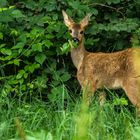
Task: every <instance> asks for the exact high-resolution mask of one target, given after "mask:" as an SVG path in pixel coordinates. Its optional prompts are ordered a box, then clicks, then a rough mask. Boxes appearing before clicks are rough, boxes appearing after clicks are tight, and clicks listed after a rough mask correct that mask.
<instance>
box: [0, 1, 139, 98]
mask: <svg viewBox="0 0 140 140" xmlns="http://www.w3.org/2000/svg"><path fill="white" fill-rule="evenodd" d="M0 4H1V8H0V17H1V18H0V54H1V55H0V62H1V68H0V70H1V76H0V80H1V83H2V84H1V87H2V88H1V89H2V90H1V95H2V96H3V97H5V96H7V95H8V94H9V93H12V94H16V95H21V93H26V92H29V93H32V94H34V91H36V92H38V93H40V92H42V93H46V91H47V92H50V91H51V90H53V87H54V86H55V88H57V87H58V89H59V87H61V86H63V84H66V83H69V84H70V85H72V86H73V87H72V88H74V85H73V84H72V83H73V82H69V80H70V79H71V77H72V75H70V73H73V72H72V69H71V66H72V64H70V63H71V61H68V59H67V57H68V56H66V55H65V54H68V53H69V52H70V48H72V47H76V46H77V45H75V44H74V43H73V42H71V41H69V42H68V41H67V40H68V39H70V37H69V33H68V32H67V28H66V27H65V25H64V24H63V17H62V13H61V10H62V9H64V10H66V11H67V13H68V14H69V15H70V16H72V17H73V18H74V19H75V20H78V21H79V20H81V19H82V18H83V17H84V16H85V15H86V14H87V13H91V14H92V17H91V21H90V25H89V27H88V29H87V30H86V33H85V37H86V42H85V44H86V48H87V49H89V50H90V51H92V50H97V51H106V52H108V51H112V50H114V51H115V50H121V49H123V48H127V47H131V42H132V44H133V46H134V45H139V23H140V22H139V13H140V11H139V8H137V7H138V5H140V3H139V2H138V1H136V2H133V1H127V2H126V1H120V0H117V1H116V0H106V1H102V0H101V1H95V2H93V1H91V0H88V1H82V2H81V1H73V0H72V1H68V0H66V1H56V0H48V1H46V0H39V1H33V0H26V1H20V2H16V1H15V2H14V1H6V0H3V1H1V2H0ZM135 10H136V11H135ZM130 38H132V39H130ZM130 41H131V42H130ZM134 42H135V43H134ZM93 46H94V47H93ZM62 61H63V63H62ZM56 73H57V75H58V77H59V78H58V77H57V78H56ZM41 84H43V85H41ZM44 91H45V92H44ZM22 95H23V94H22Z"/></svg>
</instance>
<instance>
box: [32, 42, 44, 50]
mask: <svg viewBox="0 0 140 140" xmlns="http://www.w3.org/2000/svg"><path fill="white" fill-rule="evenodd" d="M32 50H33V51H38V52H42V43H36V44H33V45H32Z"/></svg>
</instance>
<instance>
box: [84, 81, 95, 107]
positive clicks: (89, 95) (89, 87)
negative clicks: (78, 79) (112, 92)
mask: <svg viewBox="0 0 140 140" xmlns="http://www.w3.org/2000/svg"><path fill="white" fill-rule="evenodd" d="M82 90H83V99H84V101H85V102H86V104H87V105H88V106H89V105H90V104H91V102H92V99H93V96H94V93H95V90H96V86H95V85H94V84H93V82H91V81H89V80H85V81H84V82H83V84H82Z"/></svg>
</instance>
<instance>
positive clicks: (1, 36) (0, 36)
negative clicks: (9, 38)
mask: <svg viewBox="0 0 140 140" xmlns="http://www.w3.org/2000/svg"><path fill="white" fill-rule="evenodd" d="M0 39H1V40H3V33H2V32H0Z"/></svg>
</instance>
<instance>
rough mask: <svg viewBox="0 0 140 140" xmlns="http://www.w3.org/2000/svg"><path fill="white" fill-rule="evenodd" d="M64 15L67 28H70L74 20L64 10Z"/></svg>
mask: <svg viewBox="0 0 140 140" xmlns="http://www.w3.org/2000/svg"><path fill="white" fill-rule="evenodd" d="M62 14H63V17H64V23H65V25H66V26H68V27H69V26H71V25H72V24H74V21H73V20H72V18H71V17H69V16H68V15H67V13H66V12H65V11H64V10H62Z"/></svg>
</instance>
